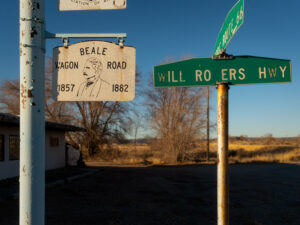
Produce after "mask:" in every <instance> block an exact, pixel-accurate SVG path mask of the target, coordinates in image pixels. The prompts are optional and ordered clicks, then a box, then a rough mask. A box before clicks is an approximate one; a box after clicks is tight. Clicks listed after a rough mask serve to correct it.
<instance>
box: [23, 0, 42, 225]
mask: <svg viewBox="0 0 300 225" xmlns="http://www.w3.org/2000/svg"><path fill="white" fill-rule="evenodd" d="M44 52H45V39H44V0H20V205H19V208H20V210H19V224H20V225H44V224H45V222H44V221H45V81H44V78H45V73H44V63H45V59H44Z"/></svg>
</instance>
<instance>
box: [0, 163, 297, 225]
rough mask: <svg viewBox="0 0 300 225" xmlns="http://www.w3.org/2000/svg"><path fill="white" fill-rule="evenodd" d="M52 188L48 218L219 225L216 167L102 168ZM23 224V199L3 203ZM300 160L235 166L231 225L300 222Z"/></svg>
mask: <svg viewBox="0 0 300 225" xmlns="http://www.w3.org/2000/svg"><path fill="white" fill-rule="evenodd" d="M93 169H97V172H96V173H94V174H93V175H91V176H88V177H86V178H82V179H79V180H75V181H72V182H69V183H67V184H63V185H60V186H57V187H54V188H50V189H47V191H46V225H52V224H55V225H77V224H78V225H94V224H95V225H96V224H97V225H99V224H101V225H177V224H178V225H198V224H199V225H200V224H205V225H210V224H211V225H215V224H216V201H217V199H216V166H215V165H197V166H184V167H178V166H173V167H170V166H169V167H143V168H140V167H134V168H129V167H125V168H124V167H122V168H121V167H101V166H94V167H93ZM0 210H1V214H2V213H3V214H2V215H5V216H1V217H0V224H5V225H17V224H18V200H5V201H1V202H0ZM299 212H300V166H299V165H288V164H247V165H242V164H241V165H231V166H230V224H231V225H243V224H245V225H282V224H291V225H299V224H300V214H299Z"/></svg>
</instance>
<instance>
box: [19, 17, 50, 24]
mask: <svg viewBox="0 0 300 225" xmlns="http://www.w3.org/2000/svg"><path fill="white" fill-rule="evenodd" d="M20 20H21V21H28V22H31V21H33V22H36V23H40V24H44V23H45V22H44V20H41V19H38V18H36V17H34V18H30V19H28V18H20Z"/></svg>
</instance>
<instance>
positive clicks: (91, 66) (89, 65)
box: [82, 59, 102, 80]
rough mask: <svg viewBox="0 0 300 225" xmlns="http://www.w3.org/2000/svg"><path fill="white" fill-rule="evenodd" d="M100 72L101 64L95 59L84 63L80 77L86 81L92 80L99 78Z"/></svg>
mask: <svg viewBox="0 0 300 225" xmlns="http://www.w3.org/2000/svg"><path fill="white" fill-rule="evenodd" d="M101 71H102V64H101V62H100V61H99V60H96V59H90V60H88V61H87V62H86V63H85V65H84V69H83V73H82V75H83V76H84V77H85V79H87V80H93V79H97V78H99V77H100V74H101Z"/></svg>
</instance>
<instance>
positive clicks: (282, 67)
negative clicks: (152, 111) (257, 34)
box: [153, 56, 292, 87]
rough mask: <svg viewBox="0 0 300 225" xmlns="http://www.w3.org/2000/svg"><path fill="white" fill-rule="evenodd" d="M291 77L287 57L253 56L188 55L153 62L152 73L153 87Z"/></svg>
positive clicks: (281, 80)
mask: <svg viewBox="0 0 300 225" xmlns="http://www.w3.org/2000/svg"><path fill="white" fill-rule="evenodd" d="M291 78H292V75H291V63H290V60H283V59H272V58H263V57H254V56H237V57H234V58H233V59H212V58H194V59H188V60H183V61H179V62H175V63H168V64H163V65H159V66H154V74H153V81H154V87H180V86H181V87H189V86H209V85H216V84H218V83H224V82H225V83H229V84H232V85H234V84H263V83H287V82H291Z"/></svg>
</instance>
